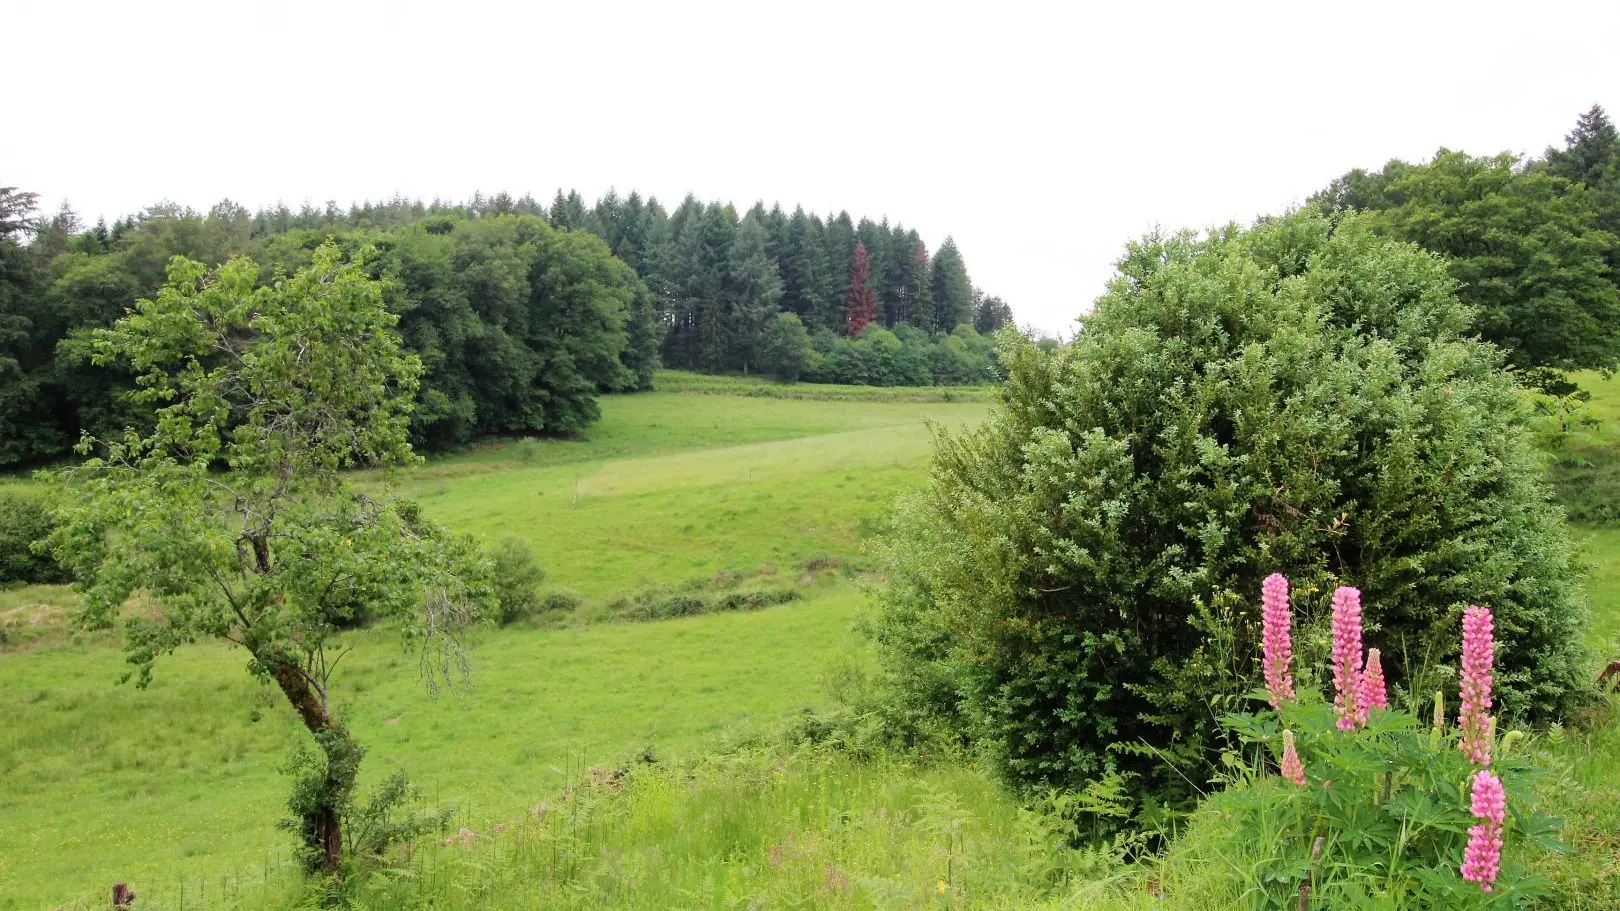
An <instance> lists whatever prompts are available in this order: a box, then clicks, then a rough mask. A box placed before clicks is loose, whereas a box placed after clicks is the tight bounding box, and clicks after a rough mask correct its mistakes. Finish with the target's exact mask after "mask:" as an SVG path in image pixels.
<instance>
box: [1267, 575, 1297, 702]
mask: <svg viewBox="0 0 1620 911" xmlns="http://www.w3.org/2000/svg"><path fill="white" fill-rule="evenodd" d="M1260 604H1261V607H1262V610H1261V613H1260V623H1261V633H1262V635H1261V639H1260V645H1261V647H1262V648H1263V650H1264V658H1263V664H1264V665H1265V674H1266V691H1267V692H1269V693H1270V694H1271V707H1272V708H1274V709H1275V708H1280V707H1281V704H1282V703H1284V702H1291V701H1293V698H1294V675H1293V672H1292V671H1291V670H1289V665H1290V664H1291V663H1292V662H1293V660H1294V640H1293V635H1292V633H1291V631H1290V627H1291V626H1292V624H1293V620H1292V617H1291V616H1290V613H1289V608H1288V579H1286V578H1285V577H1284V576H1283V574H1282V573H1272V574H1271V575H1269V576H1267V577H1266V581H1264V582H1262V583H1261V584H1260Z"/></svg>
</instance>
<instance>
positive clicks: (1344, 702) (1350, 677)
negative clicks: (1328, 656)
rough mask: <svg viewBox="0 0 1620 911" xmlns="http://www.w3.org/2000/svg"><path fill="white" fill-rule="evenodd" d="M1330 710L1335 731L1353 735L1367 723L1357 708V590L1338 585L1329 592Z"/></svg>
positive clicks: (1358, 697)
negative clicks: (1336, 717) (1336, 722)
mask: <svg viewBox="0 0 1620 911" xmlns="http://www.w3.org/2000/svg"><path fill="white" fill-rule="evenodd" d="M1333 688H1334V690H1335V693H1334V696H1333V709H1334V711H1336V712H1337V713H1338V715H1339V730H1341V731H1353V730H1355V729H1356V728H1358V727H1360V726H1361V725H1363V724H1365V723H1366V721H1367V719H1366V716H1365V715H1364V714H1363V712H1362V708H1361V695H1360V694H1361V590H1360V589H1358V588H1350V587H1349V586H1345V585H1341V586H1339V588H1338V589H1337V590H1335V591H1334V592H1333Z"/></svg>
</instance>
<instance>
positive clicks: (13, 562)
mask: <svg viewBox="0 0 1620 911" xmlns="http://www.w3.org/2000/svg"><path fill="white" fill-rule="evenodd" d="M50 532H51V510H50V506H49V505H48V504H47V503H46V502H45V500H44V499H43V498H41V497H39V496H37V495H35V494H30V493H14V492H12V491H8V490H0V585H8V584H11V583H17V582H66V581H68V579H69V576H68V574H67V571H66V570H65V569H64V568H63V567H62V565H61V564H59V563H57V562H56V558H55V557H54V556H52V555H51V553H50V552H49V551H45V550H36V549H34V547H33V544H34V542H36V541H43V540H44V539H45V537H46V536H47V535H49V534H50Z"/></svg>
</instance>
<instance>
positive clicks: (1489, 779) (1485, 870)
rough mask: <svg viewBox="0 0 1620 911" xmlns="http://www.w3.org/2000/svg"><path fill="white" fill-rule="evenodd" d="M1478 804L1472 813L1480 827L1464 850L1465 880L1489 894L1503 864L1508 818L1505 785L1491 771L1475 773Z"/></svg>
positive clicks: (1473, 830) (1472, 829)
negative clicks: (1506, 821) (1505, 825)
mask: <svg viewBox="0 0 1620 911" xmlns="http://www.w3.org/2000/svg"><path fill="white" fill-rule="evenodd" d="M1473 796H1474V804H1473V807H1472V808H1471V811H1472V812H1473V814H1474V818H1475V819H1478V820H1479V821H1480V822H1479V825H1476V826H1472V827H1470V828H1469V830H1468V847H1467V848H1466V849H1465V850H1464V851H1463V864H1462V878H1463V879H1465V880H1468V881H1469V882H1472V883H1479V887H1480V888H1481V889H1483V890H1484V891H1486V892H1489V891H1491V884H1492V883H1494V882H1496V873H1497V869H1498V868H1499V867H1500V866H1501V863H1502V820H1503V819H1504V817H1505V816H1506V810H1507V795H1506V794H1504V793H1503V791H1502V782H1501V780H1500V779H1498V778H1497V777H1496V776H1495V775H1492V774H1491V773H1490V770H1489V769H1480V770H1479V771H1478V772H1475V773H1474V795H1473Z"/></svg>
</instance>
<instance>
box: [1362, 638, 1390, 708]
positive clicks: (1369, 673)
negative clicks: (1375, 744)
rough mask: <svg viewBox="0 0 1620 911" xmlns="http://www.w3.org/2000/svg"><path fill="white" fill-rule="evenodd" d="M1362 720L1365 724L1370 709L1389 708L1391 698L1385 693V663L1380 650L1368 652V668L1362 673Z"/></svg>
mask: <svg viewBox="0 0 1620 911" xmlns="http://www.w3.org/2000/svg"><path fill="white" fill-rule="evenodd" d="M1360 695H1361V718H1362V721H1363V722H1365V721H1366V719H1367V712H1368V710H1370V709H1387V708H1389V697H1388V696H1387V695H1386V694H1385V692H1384V663H1383V661H1382V660H1381V659H1380V658H1379V655H1378V649H1375V648H1370V649H1368V650H1367V667H1366V668H1365V669H1364V670H1363V671H1362V672H1361V693H1360Z"/></svg>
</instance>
